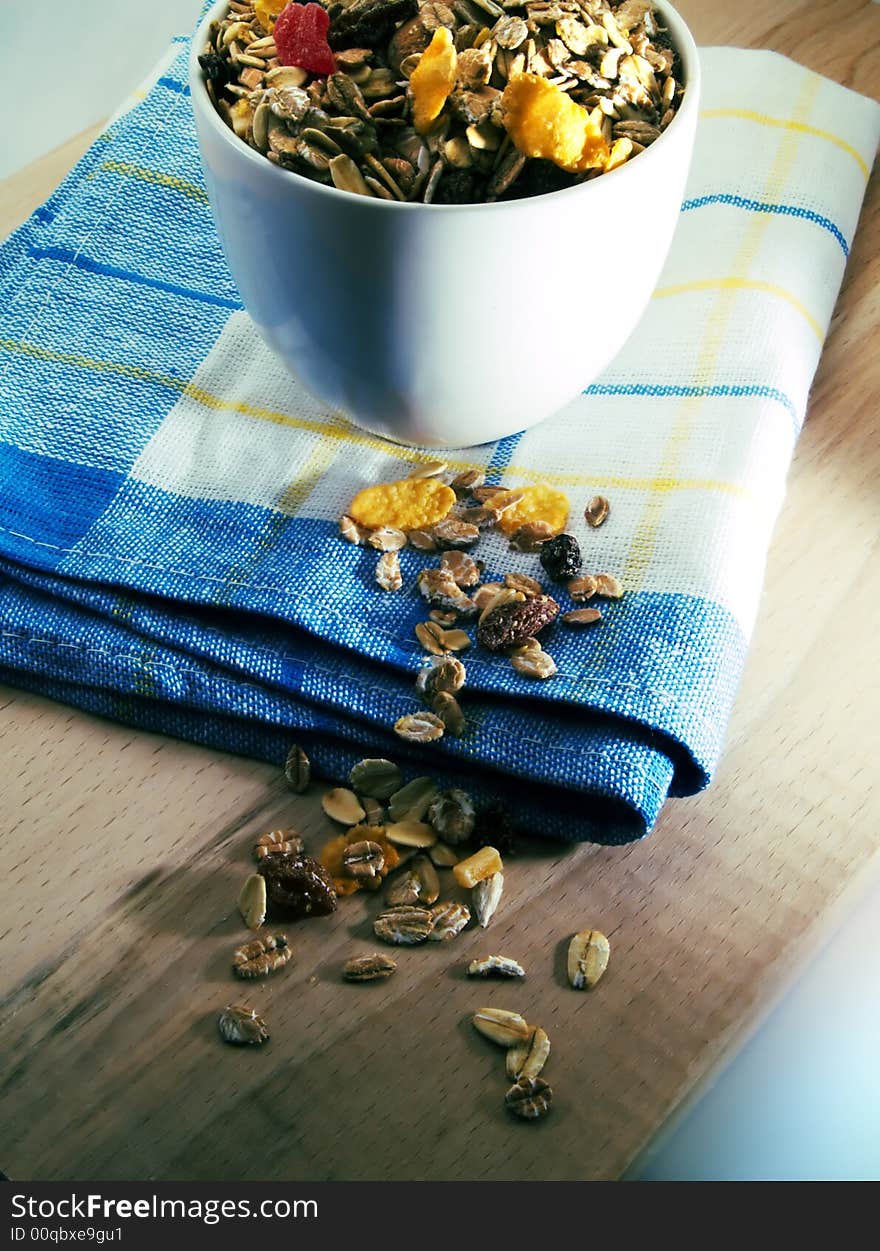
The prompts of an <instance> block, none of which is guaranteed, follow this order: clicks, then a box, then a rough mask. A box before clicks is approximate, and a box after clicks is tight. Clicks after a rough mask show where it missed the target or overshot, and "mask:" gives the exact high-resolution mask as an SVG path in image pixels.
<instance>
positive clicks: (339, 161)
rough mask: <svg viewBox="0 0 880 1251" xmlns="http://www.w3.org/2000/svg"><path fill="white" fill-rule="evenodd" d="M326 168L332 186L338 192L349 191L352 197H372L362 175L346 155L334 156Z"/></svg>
mask: <svg viewBox="0 0 880 1251" xmlns="http://www.w3.org/2000/svg"><path fill="white" fill-rule="evenodd" d="M327 168H328V169H329V170H330V177H331V178H332V179H333V186H334V187H336V188H337V189H338V190H339V191H350V192H352V193H353V194H354V195H365V196H370V197H372V194H373V193H372V191H371V190H370V188H369V187H368V186H367V184H366V182H365V181H364V176H363V174H362V173H361V171H360V170H359V169H358V167H357V165H355V163H354V161H353V160H352V159H351V157H350V156H348V155H347V154H346V153H344V152H343V153H341V154H340V155H339V156H334V157H333V159H332V161H330V162H329V164H328V167H327Z"/></svg>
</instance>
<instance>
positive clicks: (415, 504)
mask: <svg viewBox="0 0 880 1251" xmlns="http://www.w3.org/2000/svg"><path fill="white" fill-rule="evenodd" d="M442 29H444V30H445V29H446V28H445V27H443V28H442ZM454 503H455V492H454V491H453V489H452V487H449V486H446V484H445V483H443V482H438V480H437V479H436V478H401V479H400V481H398V482H380V483H377V484H376V485H375V486H369V487H364V489H363V491H358V493H357V495H356V496H355V497H354V499H353V500H352V502H351V507H350V508H349V510H348V515H349V517H352V518H353V519H354V520H355V521H356V522H357V523H358V524H359V525H361V526H367V527H368V528H369V529H370V530H376V529H378V528H379V527H380V526H395V527H396V528H397V529H398V530H424V529H426V528H427V527H428V526H433V525H436V524H437V522H438V521H442V520H443V518H444V517H445V516H446V515H447V513H448V512H449V510H450V508H452V505H453V504H454Z"/></svg>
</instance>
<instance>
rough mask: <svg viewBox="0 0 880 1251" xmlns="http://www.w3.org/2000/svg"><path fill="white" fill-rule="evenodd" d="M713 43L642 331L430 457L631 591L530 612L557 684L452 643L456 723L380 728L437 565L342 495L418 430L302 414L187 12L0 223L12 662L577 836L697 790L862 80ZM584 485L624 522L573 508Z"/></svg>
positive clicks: (393, 460) (179, 721)
mask: <svg viewBox="0 0 880 1251" xmlns="http://www.w3.org/2000/svg"><path fill="white" fill-rule="evenodd" d="M702 57H703V66H704V80H705V89H704V103H703V112H702V115H701V119H700V124H699V131H698V138H697V146H696V152H695V156H694V163H693V169H692V173H691V178H690V182H689V186H688V191H687V199H686V202H685V203H684V205H683V206H682V213H681V220H680V224H679V228H678V232H677V235H676V238H675V242H674V245H673V249H672V253H671V255H670V257H669V261H668V263H667V266H666V269H665V271H664V273H663V275H662V277H661V280H660V285H659V287H658V289H657V291H656V292H655V295H654V298H653V300H652V301H651V305H650V307H649V309H648V310H647V312H646V313H645V315H644V317H643V319H642V321H641V323H640V325H639V327H638V329H637V330H636V332H635V334H634V335H633V337H632V339H631V340H630V342H629V343H628V344H627V345H626V347H625V349H624V350H623V352H622V353H621V354H620V356H619V358H618V359H617V360H616V361H615V362H614V363H613V364H612V366H611V367H610V368H609V369H608V370H607V371H606V373H605V374H604V375H603V377H602V378H601V379H600V381H599V382H597V383H595V384H594V385H592V386H590V387H589V388H587V390H586V391H585V392H584V394H583V395H582V396H580V397H579V398H578V399H577V400H576V401H574V402H573V403H572V404H570V405H569V406H568V407H567V408H566V409H565V410H564V411H562V412H560V413H559V414H558V415H557V416H556V417H554V418H553V419H551V420H550V421H549V422H547V423H546V424H544V425H542V426H540V427H538V428H536V429H535V430H532V431H529V432H527V433H525V434H523V435H521V436H515V437H511V438H507V439H504V440H501V441H500V442H499V443H497V444H494V445H489V446H484V447H479V448H470V449H461V450H459V451H454V452H452V453H450V454H449V457H448V459H449V462H450V465H451V466H452V467H454V468H455V469H456V470H460V469H463V468H465V467H470V466H478V467H481V468H484V469H485V470H486V473H487V478H488V480H489V481H490V482H498V483H503V484H505V485H511V486H516V485H521V484H528V483H531V482H542V481H546V482H549V483H551V484H553V485H555V486H558V487H560V488H562V489H563V490H565V491H567V492H568V493H569V495H570V498H571V503H572V517H573V518H575V519H576V525H575V532H576V533H577V534H578V535H579V537H580V538H581V540H582V546H583V548H584V551H585V556H586V568H587V569H588V570H590V571H593V572H598V571H607V572H610V573H614V574H615V575H617V576H618V577H619V578H620V579H621V581H622V582H623V583H624V585H625V587H626V590H627V593H626V595H625V597H624V598H623V599H622V600H621V601H619V602H616V603H613V604H609V605H607V606H606V607H605V610H604V622H603V623H602V625H601V626H599V627H594V628H591V629H590V630H588V631H585V632H580V633H579V632H577V631H566V630H565V629H564V627H561V626H556V627H553V631H552V637H551V638H548V642H547V644H546V645H547V647H548V650H550V651H551V652H552V654H553V655H554V657H555V659H556V661H557V664H558V668H559V673H558V676H557V677H556V678H554V679H553V680H552V681H551V682H547V683H530V682H529V681H528V679H525V678H522V677H520V676H519V675H518V674H516V673H515V672H514V671H513V670H512V669H511V667H510V665H509V664H508V663H507V661H506V660H504V659H503V658H500V657H495V656H490V655H489V654H487V653H481V654H480V653H478V652H477V651H476V650H475V649H472V650H471V652H469V653H468V655H467V657H466V660H467V667H468V685H467V688H466V692H465V695H464V698H463V704H464V708H465V711H466V714H467V729H466V733H465V734H464V736H463V737H462V738H460V739H455V738H451V737H449V736H447V737H446V738H444V739H443V740H442V741H441V742H440V743H439V744H433V745H431V746H430V748H425V749H422V750H420V749H416V748H413V747H408V746H407V745H405V744H403V743H402V742H401V741H400V740H399V739H397V738H396V737H395V736H394V735H393V733H391V732H390V729H389V727H390V726H391V725H392V724H393V722H394V721H395V720H396V719H397V718H398V717H400V716H401V715H402V714H403V713H405V712H408V711H412V710H414V709H415V708H416V707H418V700H417V697H416V696H415V693H414V690H413V673H414V670H415V669H416V668H417V666H418V663H419V659H420V649H419V647H418V645H417V643H416V641H415V638H414V636H413V626H414V624H415V623H416V622H417V621H418V620H421V619H423V618H424V615H425V614H424V604H423V602H420V601H419V597H418V596H417V595H416V594H414V593H413V590H412V587H413V582H414V579H415V575H416V573H417V571H418V568H419V567H420V566H421V564H423V563H424V561H423V559H422V557H421V556H420V555H419V553H414V552H412V551H406V552H404V553H403V554H402V556H403V559H402V565H403V570H404V577H405V589H404V592H403V593H400V594H386V593H383V592H381V591H379V590H378V589H377V588H376V587H375V584H374V583H373V580H372V578H373V564H374V562H375V559H376V553H375V552H373V551H372V549H368V550H364V549H362V548H357V547H353V546H350V545H348V544H346V543H343V542H340V540H339V538H338V537H337V518H338V516H339V513H340V511H341V510H342V508H343V507H344V505H345V504H346V503H347V501H348V500H350V498H351V496H352V495H353V494H354V493H355V491H357V490H358V489H359V488H360V487H361V486H362V485H364V484H366V483H370V482H375V481H380V480H387V479H388V478H391V477H397V476H401V475H402V474H405V473H407V472H408V471H409V470H410V469H411V468H412V467H413V464H414V463H417V462H418V461H419V460H421V459H426V455H425V454H424V453H421V452H419V451H418V450H413V449H409V448H402V447H397V446H391V445H388V444H385V443H382V442H381V441H380V440H378V439H376V438H374V437H372V436H370V435H368V434H365V433H363V432H361V431H359V430H356V429H354V428H353V427H351V426H349V425H348V424H347V423H346V422H345V421H344V420H343V419H341V418H340V417H339V416H338V415H337V414H334V413H330V412H328V411H326V410H325V409H323V408H322V407H321V406H320V405H319V404H318V403H316V402H315V401H314V400H312V399H311V398H310V397H309V396H307V395H306V394H305V393H304V392H302V391H301V390H300V389H299V388H298V386H297V385H296V384H295V383H294V382H293V381H292V380H291V379H290V378H289V376H287V375H286V374H285V372H284V370H283V368H282V367H281V366H280V365H279V364H278V362H277V361H275V359H274V358H273V357H272V356H271V355H270V353H269V352H268V350H267V349H266V348H264V347H263V346H262V344H261V343H260V341H259V339H258V338H257V336H256V333H255V331H254V329H253V327H252V326H251V324H250V322H249V321H248V318H247V316H246V314H245V313H244V312H243V311H242V308H241V303H240V300H239V296H238V293H237V291H236V289H235V287H234V286H233V284H232V281H231V279H230V276H229V274H228V272H227V270H226V267H225V264H224V261H223V257H222V254H221V251H220V247H219V244H218V240H217V236H216V233H215V230H214V225H213V222H212V219H211V213H210V209H209V207H208V202H207V196H206V194H205V190H204V184H203V181H202V175H201V170H200V165H199V157H198V151H197V147H196V141H195V135H194V131H193V123H192V118H191V115H190V106H189V101H188V98H187V97H188V90H187V86H186V41H185V40H179V41H178V42H177V44H176V46H175V47H174V48H173V49H172V51H171V53H170V54H169V57H168V58H167V60H166V61H165V63H164V64H163V66H162V67H161V69H160V71H159V73H158V75H157V76H156V78H155V79H154V80H153V82H152V84H151V85H150V86H149V87H148V89H147V90H146V91H145V92H142V93H139V94H140V97H141V98H140V99H139V100H138V101H137V102H133V103H132V105H131V107H129V109H128V110H127V111H126V112H124V113H123V114H122V115H120V116H119V117H118V118H117V119H116V120H115V121H114V122H113V123H112V124H111V126H110V128H109V129H108V131H107V132H106V133H105V134H103V135H102V136H101V137H100V138H99V139H98V140H97V142H96V143H95V144H94V146H93V147H92V148H91V150H90V151H89V152H88V153H87V155H86V156H85V157H84V158H83V160H82V161H81V162H80V163H79V165H78V166H77V167H76V168H75V170H74V171H73V172H72V173H71V174H70V176H69V177H68V178H67V179H66V181H65V182H64V183H63V184H62V186H61V187H60V188H59V189H58V190H57V191H56V193H55V194H54V195H53V196H52V197H51V198H50V200H49V201H48V202H47V203H46V204H45V205H44V206H43V207H42V208H40V209H38V210H37V212H36V213H34V215H33V216H32V217H31V218H30V220H29V221H28V222H26V223H25V225H24V226H22V227H21V229H20V230H18V231H17V232H16V233H15V234H14V235H13V236H12V237H11V239H9V240H8V241H7V242H6V243H5V244H4V245H3V247H2V249H0V290H2V301H0V680H3V681H5V682H8V683H11V684H13V685H17V686H20V687H24V688H27V689H29V690H33V691H39V692H42V693H44V694H47V695H49V696H51V697H53V698H56V699H59V700H62V701H64V702H66V703H70V704H75V705H77V706H79V707H81V708H84V709H87V710H89V711H91V712H94V713H98V714H101V715H103V716H108V717H112V718H114V719H116V720H120V721H124V722H127V723H129V724H131V725H135V726H139V727H142V728H144V729H148V730H156V731H161V732H163V733H167V734H172V735H176V736H179V737H181V738H187V739H192V740H195V741H198V742H201V743H206V744H209V745H213V746H215V747H217V748H223V749H227V750H230V751H233V752H239V753H243V754H246V755H250V756H256V757H262V758H264V759H267V760H272V761H276V762H278V763H280V762H281V761H282V760H283V758H284V756H285V754H286V751H287V749H288V747H289V745H290V743H291V742H293V741H295V740H299V741H301V742H302V743H303V744H304V746H305V747H306V749H307V750H308V751H309V753H310V754H311V756H312V757H313V760H314V761H315V764H316V767H317V768H318V769H319V771H320V772H322V773H323V774H324V775H325V776H327V777H329V778H338V779H343V778H344V777H345V776H346V775H347V772H348V770H349V768H350V767H351V764H352V763H353V762H354V761H355V760H357V759H359V758H361V757H362V756H364V755H387V756H391V757H393V758H395V759H397V760H400V761H401V763H402V764H404V765H405V766H406V767H407V768H408V769H410V770H411V771H412V772H425V771H430V772H432V773H434V774H437V775H439V776H441V777H442V778H444V779H446V780H447V782H448V784H450V785H452V784H454V783H455V784H460V785H465V786H469V787H470V788H471V789H472V790H473V791H474V792H475V793H476V794H477V795H478V797H480V798H482V799H486V798H489V797H500V798H502V799H504V800H507V801H508V802H510V803H511V804H512V806H514V807H515V808H517V809H518V810H519V811H520V812H521V814H522V816H523V818H524V820H525V821H526V822H528V823H529V824H531V825H532V826H533V827H534V828H536V829H539V830H541V831H543V832H545V833H547V834H550V835H556V836H561V837H564V838H568V839H592V840H595V841H598V842H609V843H613V842H624V841H627V840H629V839H633V838H637V837H640V836H641V835H643V834H645V833H646V832H647V831H648V830H650V828H651V826H652V824H653V823H654V821H655V819H656V817H657V814H658V812H659V810H660V807H661V805H662V803H663V801H664V800H665V798H666V797H667V796H669V795H672V796H675V795H688V794H692V793H693V792H695V791H697V790H698V789H700V788H701V787H702V786H704V785H705V784H706V783H707V782H708V780H709V778H710V776H711V773H712V770H713V768H714V766H715V764H716V762H717V760H718V758H719V754H720V751H721V746H722V741H723V736H724V730H725V725H726V723H727V719H728V716H729V713H730V709H731V704H732V701H733V698H734V694H735V691H736V687H737V683H738V680H739V676H740V672H741V670H742V666H743V661H744V657H745V654H746V649H747V645H748V640H749V635H750V632H751V629H752V626H753V622H754V619H755V615H756V611H757V604H758V598H759V594H760V587H761V580H762V576H763V567H764V561H765V556H766V552H767V548H768V545H769V541H770V536H771V531H772V526H773V522H774V519H775V517H776V514H777V512H778V509H779V506H780V504H781V500H782V496H783V491H784V483H785V476H786V472H787V469H788V465H789V462H790V458H791V455H792V451H793V448H794V444H795V440H796V438H797V434H798V431H799V428H800V425H801V422H802V420H803V417H804V414H805V411H806V406H807V396H808V392H809V387H810V383H811V380H812V377H813V374H814V372H815V369H816V365H817V362H818V359H819V354H820V351H821V346H822V342H823V339H824V336H825V333H826V330H827V328H828V323H829V320H830V318H831V313H832V310H833V307H834V302H835V299H836V296H837V292H838V290H839V287H840V282H841V278H842V275H843V271H844V266H845V264H846V259H847V255H848V252H849V248H850V245H851V242H852V238H853V234H854V232H855V228H856V222H857V219H858V214H859V208H860V205H861V202H862V198H863V195H864V190H865V183H866V181H867V178H868V175H869V169H870V165H871V163H872V160H873V157H874V153H875V150H876V146H877V141H878V133H880V108H878V106H877V105H876V104H874V103H873V102H872V101H869V100H866V99H864V98H862V97H860V96H857V95H855V94H853V93H852V92H849V91H847V90H845V89H844V88H842V87H839V86H837V85H836V84H834V83H831V82H829V81H828V80H826V79H823V78H820V77H818V76H817V75H815V74H813V73H810V72H809V71H807V70H805V69H803V68H801V67H800V66H797V65H795V64H793V63H792V62H790V61H787V60H785V59H784V58H782V57H779V56H776V55H774V54H770V53H756V52H742V51H737V50H732V49H709V50H705V51H704V52H703V53H702ZM645 211H646V213H648V212H650V205H646V206H645ZM609 230H610V232H611V236H612V237H611V238H610V240H609V246H619V247H626V248H631V247H638V240H637V239H620V240H614V239H613V224H611V225H610V226H609ZM254 247H255V253H256V252H258V250H259V241H257V240H255V241H254ZM585 313H586V316H587V323H588V318H589V316H591V315H595V316H601V299H599V300H598V302H597V306H596V307H595V309H591V308H588V309H587V310H585ZM585 332H588V324H585ZM596 492H602V493H603V494H606V495H607V496H608V497H609V498H610V500H611V505H612V512H611V517H610V519H609V521H608V522H607V523H606V525H605V526H603V527H602V528H601V529H599V530H597V531H588V530H587V528H586V526H585V525H584V524H583V522H582V521H581V516H582V511H583V506H584V503H585V501H586V500H587V499H588V498H589V497H590V496H591V495H593V494H594V493H596ZM484 554H485V555H486V559H487V562H488V568H487V571H486V577H487V579H488V578H490V577H491V576H493V575H495V574H497V573H499V572H503V571H504V570H506V569H509V568H512V567H517V568H520V569H522V570H523V571H526V572H528V571H530V570H531V571H532V572H534V571H535V558H534V557H529V556H522V557H517V556H512V555H511V554H509V553H508V552H507V551H506V545H503V544H502V542H501V540H500V539H498V538H491V539H488V540H487V541H486V543H485V551H483V550H481V555H484ZM566 606H567V605H566Z"/></svg>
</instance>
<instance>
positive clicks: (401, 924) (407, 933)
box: [373, 905, 434, 947]
mask: <svg viewBox="0 0 880 1251" xmlns="http://www.w3.org/2000/svg"><path fill="white" fill-rule="evenodd" d="M433 925H434V915H433V913H432V912H431V910H430V909H429V908H418V907H413V906H406V905H404V906H403V907H397V908H386V909H385V911H384V912H380V913H379V915H378V916H377V917H376V920H375V921H374V922H373V933H374V934H375V935H376V937H377V938H381V940H382V942H383V943H394V944H396V945H397V946H401V947H411V946H414V945H415V944H416V943H423V942H424V941H425V939H426V938H427V937H428V935H429V934H430V932H431V929H432V927H433Z"/></svg>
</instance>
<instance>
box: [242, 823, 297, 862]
mask: <svg viewBox="0 0 880 1251" xmlns="http://www.w3.org/2000/svg"><path fill="white" fill-rule="evenodd" d="M304 850H305V844H304V843H303V840H302V839H301V838H300V836H299V835H298V834H294V832H293V830H270V831H269V833H268V834H261V835H260V837H259V838H258V839H257V841H256V843H255V844H254V855H255V856H256V858H257V859H258V860H263V859H265V857H266V856H281V855H284V853H285V852H290V853H291V854H292V855H294V856H298V855H300V854H301V853H302V852H303V851H304Z"/></svg>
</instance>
